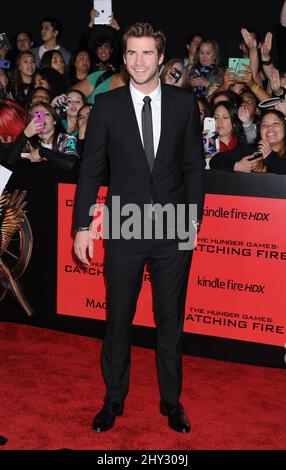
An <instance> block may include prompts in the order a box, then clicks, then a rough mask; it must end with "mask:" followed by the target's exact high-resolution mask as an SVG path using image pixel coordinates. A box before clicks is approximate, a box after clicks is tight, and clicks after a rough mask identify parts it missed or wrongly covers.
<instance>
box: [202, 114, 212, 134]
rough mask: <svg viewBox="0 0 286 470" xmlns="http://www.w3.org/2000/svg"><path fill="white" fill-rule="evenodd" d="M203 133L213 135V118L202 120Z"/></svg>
mask: <svg viewBox="0 0 286 470" xmlns="http://www.w3.org/2000/svg"><path fill="white" fill-rule="evenodd" d="M203 130H204V132H207V133H208V134H214V133H215V118H212V117H206V118H205V119H204V129H203Z"/></svg>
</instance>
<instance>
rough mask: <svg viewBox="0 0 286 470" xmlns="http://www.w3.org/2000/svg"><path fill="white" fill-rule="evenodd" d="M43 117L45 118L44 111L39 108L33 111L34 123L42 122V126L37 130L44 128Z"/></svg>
mask: <svg viewBox="0 0 286 470" xmlns="http://www.w3.org/2000/svg"><path fill="white" fill-rule="evenodd" d="M45 118H46V113H45V111H42V110H40V109H39V110H37V111H34V114H33V119H35V123H36V124H38V123H42V127H41V129H39V132H41V131H42V130H43V129H44V124H45Z"/></svg>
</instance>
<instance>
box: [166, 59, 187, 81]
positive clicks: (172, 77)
mask: <svg viewBox="0 0 286 470" xmlns="http://www.w3.org/2000/svg"><path fill="white" fill-rule="evenodd" d="M160 78H161V81H162V83H166V84H167V85H174V86H177V87H180V88H186V87H187V79H186V75H185V67H184V62H183V60H182V59H170V60H169V61H168V62H166V64H165V65H164V67H163V69H162V72H161V75H160Z"/></svg>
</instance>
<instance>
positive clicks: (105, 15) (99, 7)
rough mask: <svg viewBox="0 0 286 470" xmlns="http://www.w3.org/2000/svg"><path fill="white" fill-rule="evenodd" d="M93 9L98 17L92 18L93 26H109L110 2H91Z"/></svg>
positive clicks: (108, 0)
mask: <svg viewBox="0 0 286 470" xmlns="http://www.w3.org/2000/svg"><path fill="white" fill-rule="evenodd" d="M93 8H94V9H95V10H96V11H98V13H99V16H97V17H96V18H94V24H109V23H110V17H111V15H112V1H111V0H93Z"/></svg>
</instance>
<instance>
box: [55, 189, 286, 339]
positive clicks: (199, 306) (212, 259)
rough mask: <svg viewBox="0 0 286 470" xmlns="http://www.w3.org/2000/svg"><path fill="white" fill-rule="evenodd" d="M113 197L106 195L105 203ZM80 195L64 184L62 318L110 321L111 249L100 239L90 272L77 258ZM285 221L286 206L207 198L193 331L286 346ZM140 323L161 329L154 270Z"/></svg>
mask: <svg viewBox="0 0 286 470" xmlns="http://www.w3.org/2000/svg"><path fill="white" fill-rule="evenodd" d="M106 191H107V188H105V187H103V188H101V190H100V193H99V195H98V201H97V202H98V203H99V204H103V203H104V201H105V196H106ZM74 194H75V185H74V184H59V187H58V278H57V283H58V286H57V313H58V314H60V315H70V316H77V317H85V318H94V319H99V320H104V319H105V318H106V309H107V303H106V292H105V285H104V250H103V242H102V240H95V242H94V243H95V250H94V258H93V260H92V261H91V263H90V265H89V266H86V265H81V264H80V263H78V262H77V260H76V259H75V258H74V257H73V253H72V245H73V237H72V233H71V224H72V213H73V202H74ZM285 214H286V200H283V199H268V198H256V197H242V196H226V195H213V194H208V195H207V196H206V202H205V210H204V221H203V226H202V229H201V231H200V234H199V237H198V242H197V246H196V249H195V251H194V256H193V261H192V268H191V274H190V278H189V286H188V293H187V301H186V315H185V328H184V330H185V331H186V332H189V333H197V334H204V335H209V336H218V337H223V338H230V339H237V340H243V341H252V342H256V343H263V344H269V345H276V346H284V344H285V327H286V315H285V312H286V295H285V291H286V284H285V279H286V217H285ZM133 323H134V324H135V325H142V326H154V321H153V311H152V295H151V286H150V276H149V273H148V271H147V270H145V273H144V279H143V285H142V290H141V293H140V297H139V300H138V304H137V311H136V316H135V319H134V322H133Z"/></svg>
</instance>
